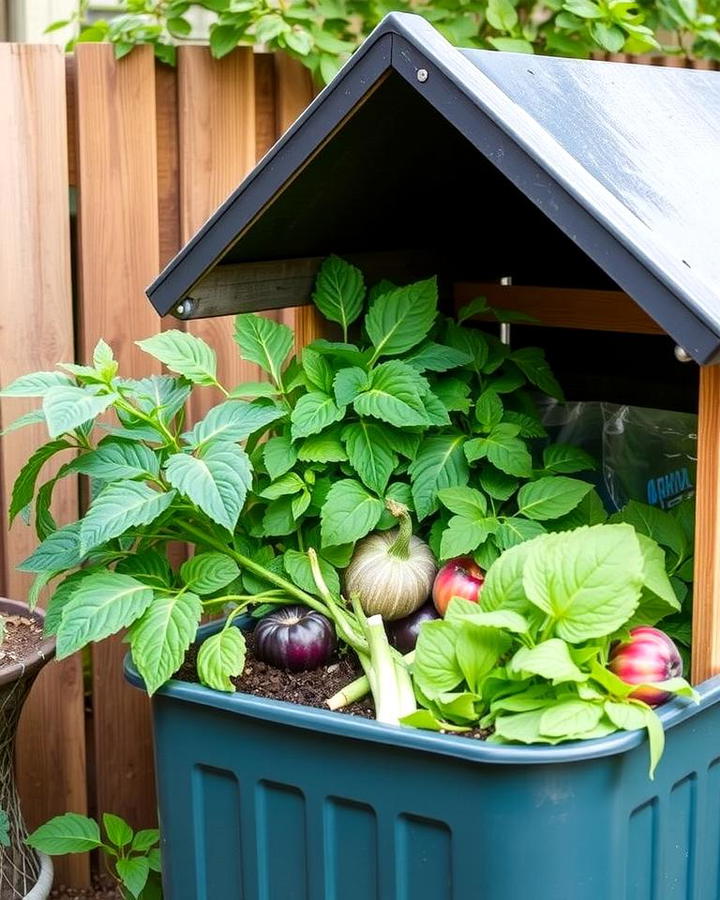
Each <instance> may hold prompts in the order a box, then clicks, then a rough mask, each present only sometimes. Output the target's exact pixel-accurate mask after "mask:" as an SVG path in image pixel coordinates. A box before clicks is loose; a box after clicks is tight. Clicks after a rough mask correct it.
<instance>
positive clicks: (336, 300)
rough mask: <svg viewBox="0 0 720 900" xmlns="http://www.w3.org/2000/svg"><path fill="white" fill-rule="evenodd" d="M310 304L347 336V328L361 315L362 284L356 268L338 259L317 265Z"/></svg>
mask: <svg viewBox="0 0 720 900" xmlns="http://www.w3.org/2000/svg"><path fill="white" fill-rule="evenodd" d="M312 299H313V303H314V304H315V306H317V308H318V309H319V310H320V312H321V313H322V314H323V315H324V316H325V318H326V319H329V320H330V321H331V322H337V323H338V325H340V327H341V328H342V329H343V333H344V334H345V335H346V336H347V330H348V326H349V325H351V324H352V323H353V322H354V321H355V320H356V319H357V317H358V316H359V315H360V313H361V312H362V308H363V301H364V299H365V284H364V282H363V277H362V273H361V272H360V270H359V269H357V268H355V266H352V265H350V263H348V262H345V260H344V259H340V258H339V257H337V256H330V257H328V258H327V259H326V260H325V261H324V262H323V264H322V265H321V266H320V271H319V272H318V275H317V280H316V282H315V290H314V291H313V295H312Z"/></svg>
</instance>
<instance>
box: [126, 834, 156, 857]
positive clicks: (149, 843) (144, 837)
mask: <svg viewBox="0 0 720 900" xmlns="http://www.w3.org/2000/svg"><path fill="white" fill-rule="evenodd" d="M159 842H160V832H159V831H158V829H157V828H143V829H141V830H140V831H138V832H137V834H136V835H135V837H134V838H133V840H132V844H131V848H132V849H133V850H137V851H138V852H139V853H144V852H145V851H146V850H149V849H150V848H151V847H154V846H155V844H158V843H159Z"/></svg>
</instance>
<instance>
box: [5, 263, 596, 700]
mask: <svg viewBox="0 0 720 900" xmlns="http://www.w3.org/2000/svg"><path fill="white" fill-rule="evenodd" d="M313 299H314V302H315V303H316V305H317V307H318V309H319V310H320V311H321V312H322V313H323V314H324V315H325V317H326V318H327V319H328V320H329V321H331V322H334V323H336V324H337V325H338V326H339V327H340V329H341V331H342V336H343V340H342V341H328V340H324V339H322V340H317V341H314V342H313V343H311V344H310V345H309V346H308V347H306V348H305V349H304V350H303V351H302V353H301V354H300V356H299V357H291V353H290V351H291V347H292V342H293V335H292V332H291V331H290V329H289V328H287V327H286V326H285V325H281V324H278V323H276V322H273V321H271V320H268V319H265V318H263V317H261V316H257V315H250V314H246V315H240V316H238V317H237V319H236V327H235V337H236V340H237V343H238V346H239V348H240V351H241V355H242V356H243V358H244V359H246V360H248V361H249V362H253V363H256V364H257V365H259V366H260V367H261V368H262V369H263V370H264V371H265V372H266V373H267V376H268V380H267V381H265V382H261V383H252V384H242V385H238V386H237V387H235V388H234V389H232V390H230V389H228V388H226V387H224V386H223V385H220V384H219V382H218V380H217V373H216V359H215V354H214V352H213V351H212V350H211V348H210V347H208V346H207V344H205V343H204V342H203V341H202V340H200V339H199V338H197V337H195V336H193V335H191V334H188V333H185V332H180V331H166V332H163V333H162V334H159V335H156V336H155V337H152V338H149V339H146V340H142V341H139V342H138V344H139V346H140V347H141V348H142V349H143V350H145V351H146V352H147V353H148V354H150V355H151V356H153V357H154V358H155V359H157V360H159V361H160V362H162V363H164V364H165V366H166V367H167V368H168V369H169V370H170V371H171V372H173V373H175V375H162V376H151V377H149V378H143V379H127V378H123V377H121V376H120V374H119V373H118V364H117V362H116V361H115V359H114V358H113V354H112V351H111V349H110V347H108V345H107V344H105V342H104V341H100V342H99V343H98V345H97V347H96V348H95V352H94V354H93V359H92V365H75V364H63V365H61V366H60V367H59V368H60V371H56V372H39V373H34V374H32V375H27V376H23V377H21V378H19V379H17V380H16V381H15V382H13V383H12V384H11V385H9V386H7V387H6V388H5V389H4V391H3V392H2V393H3V395H4V396H6V397H13V396H17V397H33V396H36V397H41V398H42V407H41V408H40V409H38V410H37V411H36V413H35V414H33V415H32V416H30V417H27V416H26V417H23V419H22V420H20V422H19V423H15V425H13V426H11V427H18V426H19V425H21V424H24V423H27V422H28V421H29V420H31V421H32V420H37V419H41V420H44V421H45V423H46V425H47V428H48V432H49V437H50V440H49V441H48V442H47V443H46V444H44V445H42V446H41V447H40V448H38V450H36V451H35V453H34V454H33V455H32V456H31V457H30V459H29V460H28V461H27V463H26V464H25V466H24V467H23V469H22V470H21V472H20V474H19V475H18V478H17V481H16V483H15V485H14V489H13V493H12V497H11V503H10V519H11V522H12V520H13V519H14V518H15V517H17V516H18V515H21V514H22V516H23V517H25V518H26V519H27V520H28V521H31V522H34V526H35V528H36V531H37V533H38V537H39V538H40V540H41V543H40V545H39V546H38V547H37V549H36V550H35V551H34V552H33V553H32V554H31V555H30V556H29V557H28V558H27V559H26V560H25V561H24V562H23V563H21V565H20V569H21V570H22V571H25V572H30V573H33V574H35V576H36V578H35V583H34V585H33V588H32V590H31V599H32V598H34V597H36V596H37V594H38V592H39V590H40V588H42V587H44V586H46V585H51V586H52V596H51V599H50V601H49V605H48V609H47V617H46V621H45V628H46V631H47V632H49V633H52V634H56V635H57V655H58V657H59V658H60V659H62V658H64V657H66V656H68V655H70V654H72V653H74V652H76V651H77V650H79V649H81V648H82V647H84V646H86V645H87V644H88V643H90V642H92V641H99V640H102V639H104V638H105V637H108V636H109V635H111V634H114V633H116V632H118V631H120V630H123V629H128V632H127V639H128V641H129V642H130V645H131V648H132V654H133V658H134V660H135V663H136V665H137V666H138V668H139V670H140V672H141V674H142V676H143V678H144V679H145V683H146V685H147V688H148V691H149V692H151V693H152V692H154V691H155V690H157V689H158V688H159V687H160V686H161V685H162V684H163V683H164V682H165V681H166V680H167V679H168V678H169V677H170V676H171V675H172V674H173V673H174V672H175V671H176V670H177V669H178V668H179V667H180V666H181V664H182V662H183V659H184V656H185V653H186V651H187V649H188V647H189V646H190V644H191V643H192V641H193V640H194V637H195V632H196V629H197V626H198V624H199V621H200V618H201V615H202V614H203V613H211V612H216V611H220V610H229V611H230V613H229V616H228V619H227V622H226V625H225V627H224V628H223V629H222V630H221V631H220V632H218V633H217V634H216V635H214V636H213V637H211V638H210V639H209V640H207V641H206V642H205V643H204V644H203V647H202V650H201V652H200V655H199V657H198V673H199V677H200V680H201V681H202V683H204V684H205V685H208V686H210V687H214V688H216V689H218V690H233V689H234V688H233V684H232V682H231V680H230V679H231V677H232V676H235V675H238V674H240V673H241V672H242V669H243V665H244V655H245V645H244V639H243V637H242V635H241V633H240V632H239V631H238V630H237V629H235V628H233V627H231V626H232V623H233V621H234V620H235V618H236V617H237V616H238V615H239V614H240V613H242V612H243V611H244V610H247V609H248V608H249V607H250V606H252V605H257V604H288V603H298V602H300V603H302V604H304V605H306V606H310V607H311V608H313V609H315V610H316V611H319V612H321V613H323V614H325V615H327V616H328V617H329V618H331V619H332V620H333V622H334V623H335V626H336V629H337V631H338V636H339V637H340V638H341V640H342V641H343V642H344V643H345V644H347V645H349V646H350V647H352V648H353V649H354V650H355V651H356V652H357V654H358V656H359V658H360V660H361V662H362V663H363V666H364V667H365V668H366V671H368V670H369V671H370V672H371V673H372V672H373V671H374V667H375V661H376V660H375V657H376V656H377V652H375V653H373V652H372V646H375V648H376V651H377V648H378V642H377V640H375V641H371V640H370V634H369V633H368V631H367V624H368V623H367V622H366V621H365V619H364V617H363V616H362V615H361V614H360V613H359V611H358V610H357V609H350V608H348V607H347V606H346V605H345V604H344V603H343V601H342V600H341V598H340V577H339V573H338V570H342V569H344V568H345V567H346V566H347V564H348V562H349V560H350V557H351V555H352V552H353V549H354V546H355V543H356V542H357V541H358V540H359V539H361V538H363V537H364V536H365V535H367V534H368V533H369V532H371V531H373V530H386V529H389V528H391V527H393V525H394V524H395V523H396V519H395V517H394V516H393V515H392V513H391V512H390V511H389V510H388V509H387V504H388V501H395V503H398V504H402V505H403V506H404V507H407V508H409V509H410V510H412V511H413V512H414V515H415V520H416V528H417V530H418V531H419V532H421V533H422V534H423V535H424V536H428V537H429V540H430V544H431V546H432V547H433V548H434V549H435V553H436V555H438V556H439V557H440V558H444V557H447V556H452V555H455V554H456V553H458V552H474V553H475V554H476V556H477V558H478V560H479V561H480V564H481V565H485V566H488V565H490V563H491V562H492V561H493V560H494V559H495V558H496V557H497V556H498V555H499V553H500V552H501V551H502V550H503V549H506V548H508V547H511V546H514V545H515V544H517V543H518V542H520V541H522V540H524V539H526V538H529V537H533V536H535V535H538V534H541V533H544V532H545V531H546V529H548V528H552V529H561V528H569V527H573V526H574V525H577V524H583V523H592V522H593V521H594V520H595V519H596V518H597V516H598V515H599V512H598V504H599V499H598V498H597V495H596V494H595V492H594V491H593V489H592V486H591V485H590V484H589V483H586V482H584V481H581V480H577V479H574V478H571V477H569V474H568V473H573V472H577V471H580V470H586V469H588V468H589V467H591V465H592V460H590V458H589V457H587V455H586V454H583V453H582V452H581V451H578V450H575V449H573V448H570V447H564V446H561V445H549V446H547V445H546V446H542V444H543V435H544V430H543V428H542V426H541V425H540V423H539V420H538V418H537V412H536V409H535V403H534V400H533V395H532V391H533V390H535V389H537V388H539V389H540V390H542V391H545V392H547V393H552V394H554V395H555V396H559V394H560V389H559V386H558V385H557V382H556V381H555V379H554V378H553V376H552V374H551V372H550V370H549V368H548V366H547V363H546V362H545V359H544V357H543V355H542V352H541V351H540V350H537V349H534V348H522V349H518V350H512V349H510V348H509V347H507V346H505V345H504V344H502V343H501V342H500V341H499V340H498V339H497V338H496V337H494V336H493V335H491V334H489V333H485V332H483V331H480V330H478V329H477V328H470V327H466V326H463V325H462V324H459V323H458V322H455V321H453V320H451V319H447V318H445V317H443V316H440V315H438V309H437V301H438V297H437V288H436V284H435V280H434V279H429V280H427V281H422V282H418V283H415V284H411V285H407V286H404V287H397V286H395V285H392V284H389V283H387V282H384V283H381V284H380V285H377V286H375V287H373V288H372V289H371V290H370V291H369V292H368V291H366V289H365V285H364V283H363V278H362V275H361V273H360V272H359V271H358V270H357V269H356V268H354V267H353V266H351V265H349V264H348V263H346V262H343V261H342V260H340V259H338V258H336V257H331V258H329V259H328V260H327V261H326V262H325V263H324V264H323V266H322V267H321V270H320V272H319V275H318V279H317V283H316V287H315V292H314V296H313ZM486 311H487V307H486V304H485V302H484V300H482V299H480V300H477V301H474V302H473V303H472V304H470V305H469V306H468V307H466V308H465V309H464V310H463V311H462V312H461V315H460V320H461V321H462V320H464V319H466V318H467V317H469V316H471V315H473V314H476V313H479V312H486ZM363 314H364V315H363ZM361 318H362V328H361V327H360V320H361ZM355 335H356V336H357V342H356V343H352V342H351V340H352V339H353V337H354V336H355ZM204 386H213V387H216V388H220V390H221V391H222V392H223V394H224V395H225V397H226V399H225V400H223V402H221V403H220V404H218V405H217V406H215V407H214V408H212V409H211V410H210V411H209V412H208V413H207V414H206V415H205V417H204V418H203V419H202V420H201V421H200V422H197V423H195V424H194V425H193V426H192V427H190V428H186V426H185V422H184V407H185V403H186V401H187V399H188V397H189V395H190V392H191V390H202V389H203V387H204ZM110 411H112V412H114V414H115V418H116V422H115V423H113V424H107V422H106V418H107V416H106V414H107V413H108V412H110ZM101 415H103V421H102V422H96V419H97V418H98V417H99V416H101ZM265 438H269V439H267V440H263V439H265ZM69 450H72V451H74V452H75V454H76V457H75V458H73V459H71V460H70V461H69V462H66V463H65V464H64V465H62V466H61V467H60V469H59V470H58V472H57V474H56V475H55V476H54V477H53V478H51V479H50V480H48V481H45V482H43V483H39V482H40V478H39V476H40V473H41V470H42V467H43V465H44V464H45V463H46V462H47V461H48V460H49V459H51V458H52V457H53V456H54V455H55V454H56V453H60V452H65V451H69ZM78 473H81V474H84V475H87V476H89V477H90V479H91V487H92V490H91V495H92V498H93V499H92V501H91V503H90V505H89V508H88V509H87V511H86V513H85V514H84V516H83V517H82V518H81V519H80V520H79V521H77V522H71V523H68V524H64V525H62V526H58V524H57V523H56V522H55V521H54V520H53V517H52V514H51V512H50V504H51V499H52V493H53V489H54V486H55V484H57V482H58V481H59V480H60V479H62V478H64V477H67V476H70V475H75V474H78ZM241 513H242V516H241ZM172 541H185V542H188V543H190V544H191V545H193V546H194V548H195V555H194V556H193V557H192V559H190V560H188V561H187V562H185V563H184V564H183V565H182V566H181V567H180V568H179V569H178V570H177V571H173V570H172V568H171V567H170V564H169V562H168V559H167V554H166V548H167V545H168V543H169V542H172ZM382 649H383V652H384V653H385V654H386V655H387V652H388V651H387V650H386V649H385V648H382ZM395 663H397V667H398V668H397V672H396V674H397V684H393V685H391V686H390V688H389V690H390V691H391V693H394V692H396V690H397V691H399V692H400V693H403V695H404V696H405V697H406V696H407V690H406V689H407V673H406V669H405V667H404V666H403V665H402V664H401V663H400V662H399V661H398V660H397V659H396V660H395ZM383 670H384V671H387V670H388V667H387V666H386V665H385V666H384V667H383ZM371 682H372V679H371ZM378 690H381V688H378ZM377 699H378V697H377V695H376V700H377ZM390 706H392V704H390ZM383 708H388V704H383Z"/></svg>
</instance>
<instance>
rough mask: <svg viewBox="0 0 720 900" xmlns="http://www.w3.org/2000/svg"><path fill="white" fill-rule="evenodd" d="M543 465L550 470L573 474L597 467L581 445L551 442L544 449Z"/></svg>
mask: <svg viewBox="0 0 720 900" xmlns="http://www.w3.org/2000/svg"><path fill="white" fill-rule="evenodd" d="M543 466H544V468H545V469H546V470H547V471H548V472H554V473H556V474H557V473H562V474H564V475H572V473H573V472H587V471H590V470H592V469H596V468H597V463H596V462H595V460H594V459H593V458H592V456H590V454H589V453H586V452H585V451H584V450H581V449H580V447H573V446H572V445H571V444H550V446H549V447H546V448H545V449H544V450H543Z"/></svg>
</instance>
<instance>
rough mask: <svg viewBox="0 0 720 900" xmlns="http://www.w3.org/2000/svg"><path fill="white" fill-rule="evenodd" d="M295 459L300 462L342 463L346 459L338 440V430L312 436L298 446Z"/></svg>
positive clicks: (329, 429) (343, 449) (334, 429)
mask: <svg viewBox="0 0 720 900" xmlns="http://www.w3.org/2000/svg"><path fill="white" fill-rule="evenodd" d="M297 458H298V459H299V460H301V461H302V462H319V463H328V462H344V461H345V460H346V459H347V458H348V457H347V453H346V452H345V448H344V447H343V445H342V442H341V440H340V428H328V429H326V430H325V431H322V432H321V433H320V434H313V435H311V436H310V437H309V438H305V440H304V441H303V442H302V444H300V446H299V447H298V450H297Z"/></svg>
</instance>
